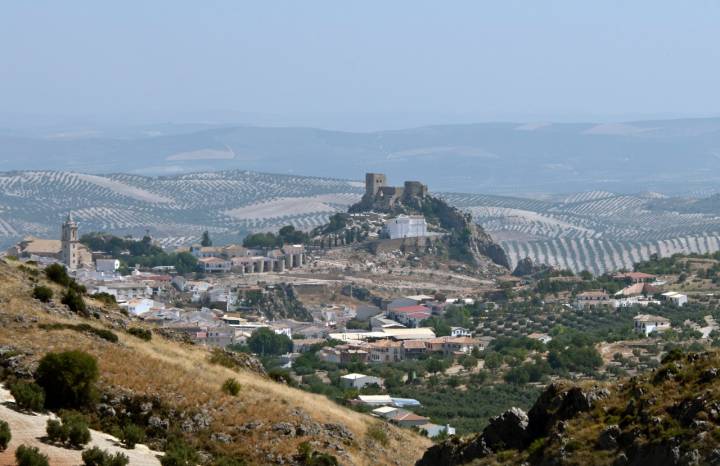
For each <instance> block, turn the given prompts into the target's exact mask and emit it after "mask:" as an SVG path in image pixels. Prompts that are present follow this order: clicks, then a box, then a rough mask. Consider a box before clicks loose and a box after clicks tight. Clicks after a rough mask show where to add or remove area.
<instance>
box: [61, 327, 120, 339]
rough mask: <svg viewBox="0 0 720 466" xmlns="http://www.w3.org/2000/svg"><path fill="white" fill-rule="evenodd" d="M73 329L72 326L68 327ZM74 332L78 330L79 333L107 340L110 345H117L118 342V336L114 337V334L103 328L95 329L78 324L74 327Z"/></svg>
mask: <svg viewBox="0 0 720 466" xmlns="http://www.w3.org/2000/svg"><path fill="white" fill-rule="evenodd" d="M69 327H71V328H72V327H73V326H69ZM74 329H75V330H78V331H80V332H88V333H92V334H93V335H95V336H97V337H100V338H102V339H103V340H107V341H109V342H110V343H117V342H118V336H117V335H115V333H114V332H112V331H110V330H108V329H105V328H95V327H93V326H92V325H90V324H78V325H75V326H74Z"/></svg>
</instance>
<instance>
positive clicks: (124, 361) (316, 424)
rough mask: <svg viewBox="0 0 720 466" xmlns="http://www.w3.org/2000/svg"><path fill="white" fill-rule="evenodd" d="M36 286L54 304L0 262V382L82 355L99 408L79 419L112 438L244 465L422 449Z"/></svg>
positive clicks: (227, 358)
mask: <svg viewBox="0 0 720 466" xmlns="http://www.w3.org/2000/svg"><path fill="white" fill-rule="evenodd" d="M36 283H40V284H44V285H46V286H49V287H51V288H52V289H53V290H54V291H55V295H56V296H59V295H60V292H61V289H60V287H59V286H58V285H55V284H53V283H49V282H47V281H46V280H45V279H44V278H42V277H41V276H40V275H39V273H38V272H37V270H36V269H34V267H32V266H31V265H19V264H18V263H16V262H12V261H11V262H10V263H6V262H3V261H0V347H1V348H2V352H0V353H1V354H2V356H0V366H2V367H3V370H2V374H3V377H4V379H5V381H7V380H13V379H14V378H18V377H19V378H28V377H29V376H31V375H32V374H33V372H34V370H35V367H36V364H37V361H38V360H39V359H40V358H41V357H42V356H43V355H44V354H46V353H48V352H51V351H53V352H57V351H65V350H82V351H85V352H87V353H89V354H90V355H92V356H94V357H95V358H97V361H98V365H99V370H100V379H99V384H98V388H99V391H100V401H101V402H100V404H98V405H97V406H95V408H94V409H93V410H92V411H90V412H88V413H87V416H89V418H90V419H91V422H92V427H93V428H95V429H98V430H103V431H108V430H110V431H112V429H113V426H117V425H118V423H120V422H124V421H123V418H122V417H121V413H126V414H122V415H123V416H125V415H126V416H131V418H132V419H133V420H134V422H136V423H139V424H141V425H142V426H143V427H144V428H145V429H146V432H147V436H148V438H147V442H148V445H149V446H150V447H151V448H153V449H157V450H163V449H164V448H165V446H166V443H167V439H168V438H169V437H170V436H180V437H182V438H184V439H185V441H187V442H189V443H190V444H191V445H192V448H195V449H197V450H198V451H199V452H200V453H201V454H202V455H203V456H205V457H206V458H213V457H219V456H221V455H232V456H233V457H236V458H241V459H243V460H244V461H246V462H247V463H248V464H273V463H284V464H288V463H290V464H292V463H294V462H295V461H296V460H294V459H293V457H294V455H296V454H297V451H298V447H299V445H300V444H301V443H303V442H308V444H309V445H310V446H311V448H312V450H315V451H318V452H322V453H327V454H330V455H332V456H335V457H336V458H337V459H338V460H339V461H340V463H342V464H354V465H366V464H399V465H403V464H412V463H413V462H414V461H415V460H416V459H417V458H418V457H419V456H420V452H421V451H422V450H424V449H425V448H427V447H428V446H429V441H428V440H427V439H425V438H423V437H421V436H419V435H418V434H415V433H414V432H412V431H409V430H401V429H398V428H395V427H393V426H388V425H385V424H381V423H380V421H377V420H374V419H372V418H371V417H369V416H367V415H364V414H361V413H358V412H355V411H352V410H349V409H347V408H344V407H341V406H338V405H337V404H335V403H333V402H332V401H330V400H328V399H327V398H325V397H323V396H319V395H313V394H309V393H305V392H302V391H300V390H297V389H294V388H291V387H289V386H287V385H286V384H283V383H281V382H277V381H275V380H273V379H272V378H270V377H268V376H267V375H266V374H265V373H264V371H263V370H262V367H261V366H260V365H259V364H258V363H257V362H256V361H255V362H253V358H252V357H242V356H241V355H240V356H237V355H230V354H228V353H222V352H220V353H218V352H215V353H212V354H211V353H210V352H209V351H208V350H207V349H205V348H203V347H199V346H194V345H189V344H184V343H179V342H176V341H172V340H167V339H165V338H163V337H162V336H160V335H158V334H154V335H153V336H152V338H151V340H150V341H145V340H143V339H140V338H137V337H136V336H133V335H131V334H129V333H128V332H127V329H128V328H130V327H138V326H140V324H138V323H137V322H133V321H132V320H131V319H130V318H128V317H127V316H125V315H123V314H122V313H121V312H120V311H119V310H118V309H116V308H114V307H112V306H111V305H105V304H103V303H101V302H98V301H95V300H93V299H91V298H86V302H87V303H88V313H89V315H90V316H91V317H90V318H84V317H81V316H80V315H78V314H76V313H73V312H70V311H69V310H68V308H67V307H66V306H64V305H62V304H60V303H59V300H58V299H56V300H53V301H51V302H50V303H47V304H44V303H41V302H40V301H38V300H34V299H33V298H32V297H31V296H32V290H33V286H34V285H35V284H36ZM110 335H115V336H114V337H112V338H111V337H110ZM223 354H224V355H223ZM229 378H234V379H236V380H237V382H239V384H240V389H239V394H238V395H237V396H232V395H230V394H227V393H226V392H224V391H223V390H221V385H222V384H223V382H224V381H225V380H227V379H229ZM11 427H13V426H12V425H11ZM53 464H56V463H53Z"/></svg>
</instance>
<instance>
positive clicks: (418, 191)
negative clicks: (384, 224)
mask: <svg viewBox="0 0 720 466" xmlns="http://www.w3.org/2000/svg"><path fill="white" fill-rule="evenodd" d="M427 194H428V188H427V185H424V184H422V183H420V182H419V181H406V182H405V186H387V178H386V177H385V175H384V174H382V173H366V174H365V195H364V196H363V202H365V203H372V204H374V205H379V206H383V207H385V208H391V207H393V206H394V205H395V204H396V203H397V202H398V201H400V202H402V201H403V199H407V198H411V197H420V198H422V197H425V196H426V195H427Z"/></svg>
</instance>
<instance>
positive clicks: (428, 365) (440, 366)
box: [425, 358, 447, 374]
mask: <svg viewBox="0 0 720 466" xmlns="http://www.w3.org/2000/svg"><path fill="white" fill-rule="evenodd" d="M446 368H447V363H446V362H445V361H444V360H442V359H440V358H428V359H427V360H426V361H425V369H427V371H428V372H431V373H433V374H437V373H438V372H445V369H446Z"/></svg>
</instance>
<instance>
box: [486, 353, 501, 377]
mask: <svg viewBox="0 0 720 466" xmlns="http://www.w3.org/2000/svg"><path fill="white" fill-rule="evenodd" d="M500 366H502V356H501V355H500V354H499V353H496V352H494V351H493V352H491V353H487V354H486V355H485V369H490V370H491V371H493V372H495V371H496V370H497V369H499V368H500Z"/></svg>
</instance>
